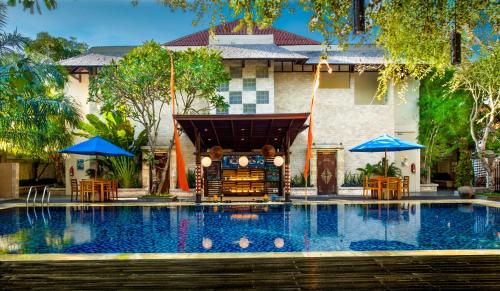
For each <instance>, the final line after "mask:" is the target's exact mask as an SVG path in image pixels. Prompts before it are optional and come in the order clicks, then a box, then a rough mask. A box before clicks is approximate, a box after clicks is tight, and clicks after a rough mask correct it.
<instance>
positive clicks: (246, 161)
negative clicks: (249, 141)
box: [238, 156, 248, 167]
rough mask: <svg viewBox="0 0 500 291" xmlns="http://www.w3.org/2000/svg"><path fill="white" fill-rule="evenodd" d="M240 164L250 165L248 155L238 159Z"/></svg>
mask: <svg viewBox="0 0 500 291" xmlns="http://www.w3.org/2000/svg"><path fill="white" fill-rule="evenodd" d="M238 164H240V166H241V167H246V166H248V158H247V157H246V156H241V157H240V159H239V160H238Z"/></svg>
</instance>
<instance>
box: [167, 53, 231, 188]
mask: <svg viewBox="0 0 500 291" xmlns="http://www.w3.org/2000/svg"><path fill="white" fill-rule="evenodd" d="M174 69H175V92H176V94H175V95H176V98H175V102H176V106H175V108H176V112H175V113H176V114H199V113H209V111H210V110H211V109H214V108H219V109H223V108H224V109H226V108H227V106H228V104H226V103H225V101H224V97H223V96H221V95H220V94H219V93H218V92H217V90H218V88H219V86H220V84H222V83H225V82H228V81H229V75H228V74H227V72H226V71H225V70H224V64H223V62H222V58H221V56H220V53H219V52H217V51H214V50H210V49H207V48H200V49H195V50H192V49H188V50H186V51H180V52H176V53H174ZM173 145H174V137H173V136H172V139H171V140H170V143H169V149H168V152H169V153H172V148H173ZM170 157H171V154H169V155H168V157H167V163H166V164H167V165H169V164H170ZM167 173H168V167H165V168H164V169H163V170H162V172H161V177H160V184H159V187H158V191H161V190H162V189H163V188H164V184H165V182H166V179H167Z"/></svg>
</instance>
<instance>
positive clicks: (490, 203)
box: [0, 198, 500, 210]
mask: <svg viewBox="0 0 500 291" xmlns="http://www.w3.org/2000/svg"><path fill="white" fill-rule="evenodd" d="M400 203H417V204H433V203H436V204H443V203H469V204H480V205H483V206H491V207H498V208H500V202H499V201H493V200H484V199H459V198H457V199H434V200H426V199H418V200H341V199H336V200H328V201H293V202H264V203H257V202H233V203H213V202H202V203H195V202H146V201H144V202H119V203H79V202H55V203H50V204H46V203H45V204H40V203H38V204H36V203H23V202H13V203H2V204H0V210H3V209H9V208H14V207H26V206H27V207H48V206H51V207H64V206H85V207H88V206H107V207H117V206H151V207H154V206H164V207H175V206H244V205H257V206H266V205H334V204H400Z"/></svg>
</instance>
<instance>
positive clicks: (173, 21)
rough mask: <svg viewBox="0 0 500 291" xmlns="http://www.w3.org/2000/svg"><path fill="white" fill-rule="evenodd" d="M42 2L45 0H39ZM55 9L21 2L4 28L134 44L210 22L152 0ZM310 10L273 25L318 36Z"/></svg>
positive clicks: (77, 1) (76, 3) (68, 0)
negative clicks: (26, 8) (309, 25)
mask: <svg viewBox="0 0 500 291" xmlns="http://www.w3.org/2000/svg"><path fill="white" fill-rule="evenodd" d="M40 2H42V3H43V1H40ZM57 3H58V7H57V8H56V9H55V10H53V11H47V10H46V9H44V10H43V11H42V14H38V13H36V12H35V14H30V12H29V11H23V9H22V8H21V7H19V6H18V7H9V8H8V10H7V17H8V18H7V26H6V31H13V30H15V29H17V31H18V32H20V33H21V34H23V35H25V36H28V37H31V38H35V36H36V34H37V33H38V32H41V31H46V32H49V33H50V34H51V35H54V36H62V37H76V38H77V39H78V40H79V41H84V42H86V43H87V44H89V46H103V45H138V44H141V43H143V42H144V41H147V40H155V41H157V42H159V43H164V42H167V41H170V40H173V39H176V38H178V37H182V36H184V35H186V34H190V33H193V32H196V31H199V30H202V29H205V28H208V21H204V22H203V23H201V24H200V25H198V26H196V27H193V26H192V20H193V19H194V18H195V17H194V14H191V13H183V12H181V11H175V12H173V11H171V10H170V9H169V8H167V7H164V6H161V5H160V4H158V3H157V1H156V0H139V5H138V6H135V7H134V6H132V4H131V1H130V0H58V1H57ZM308 19H309V15H308V14H307V13H306V12H303V11H299V10H297V11H296V12H295V14H289V13H287V14H285V15H283V16H282V17H280V18H279V19H278V20H277V22H276V23H275V24H274V27H276V28H280V29H283V30H287V31H291V32H294V33H297V34H300V35H303V36H305V37H309V38H312V39H315V40H319V41H321V40H322V38H321V35H320V34H318V33H311V32H310V31H309V30H308V28H307V22H308Z"/></svg>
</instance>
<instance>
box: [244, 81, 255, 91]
mask: <svg viewBox="0 0 500 291" xmlns="http://www.w3.org/2000/svg"><path fill="white" fill-rule="evenodd" d="M255 87H256V82H255V79H243V91H255Z"/></svg>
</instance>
